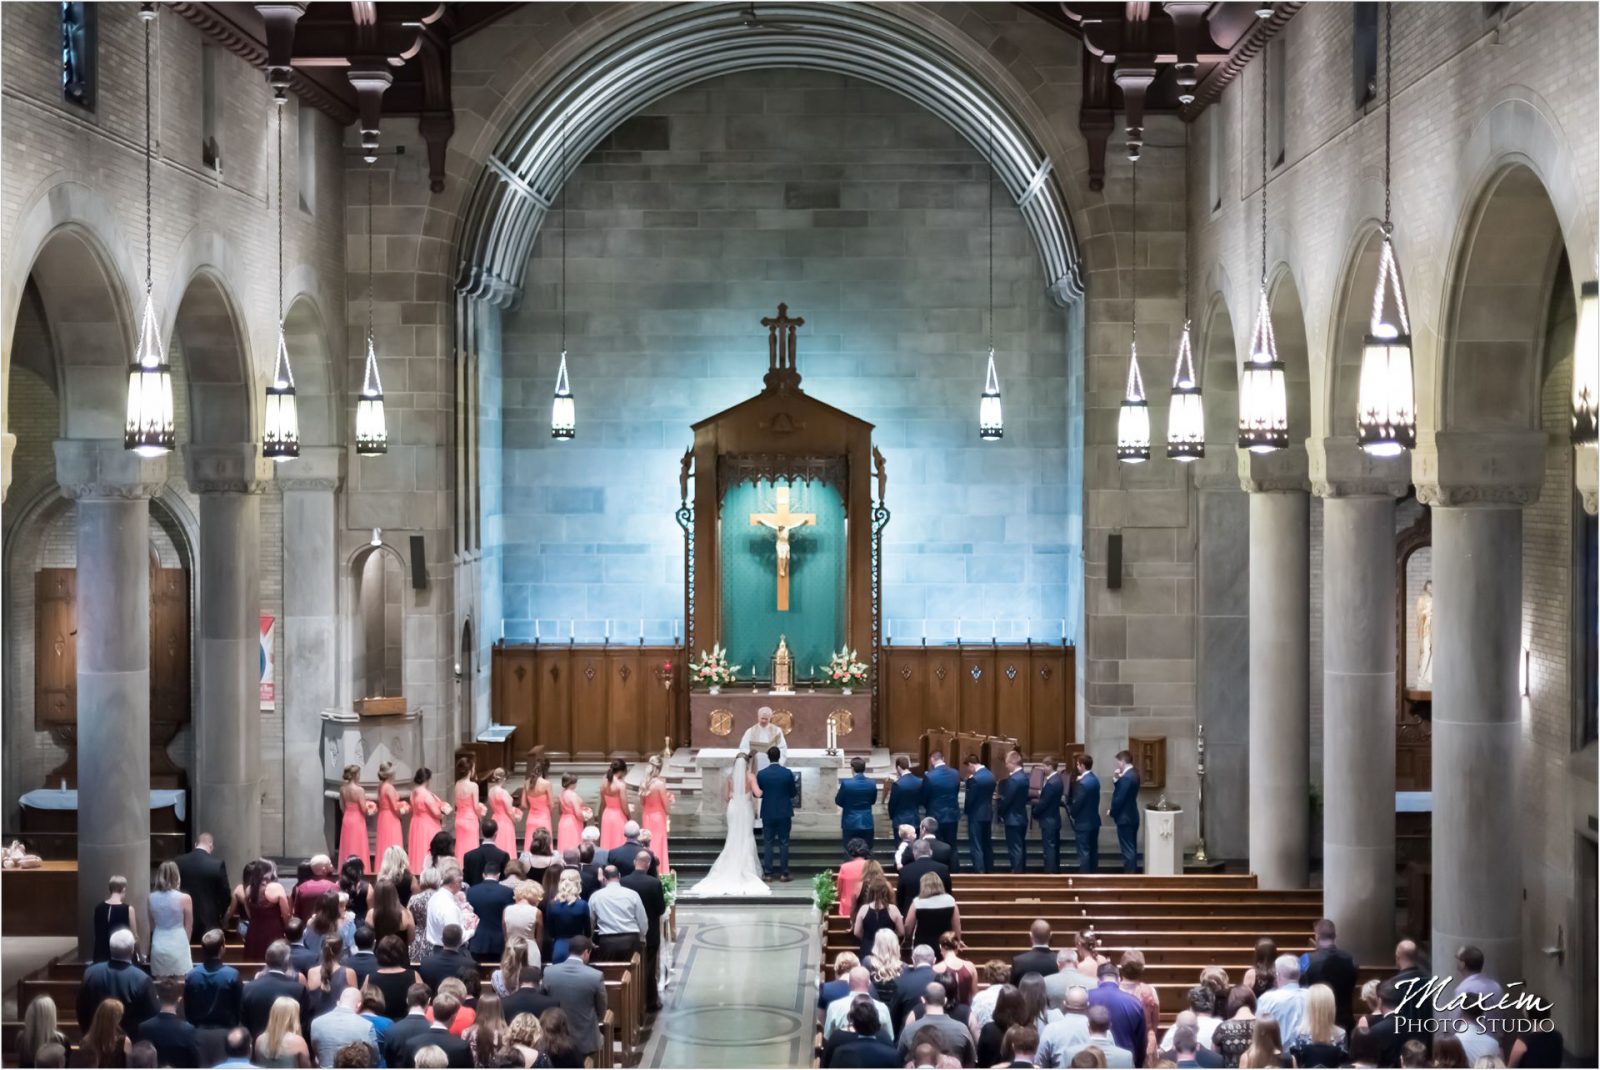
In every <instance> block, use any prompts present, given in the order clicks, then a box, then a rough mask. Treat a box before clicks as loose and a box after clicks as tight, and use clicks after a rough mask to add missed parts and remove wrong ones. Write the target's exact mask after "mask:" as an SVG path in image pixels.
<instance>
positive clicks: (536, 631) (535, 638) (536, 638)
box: [500, 617, 543, 643]
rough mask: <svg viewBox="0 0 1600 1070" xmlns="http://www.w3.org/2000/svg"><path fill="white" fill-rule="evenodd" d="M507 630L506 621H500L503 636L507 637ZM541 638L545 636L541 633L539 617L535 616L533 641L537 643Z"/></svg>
mask: <svg viewBox="0 0 1600 1070" xmlns="http://www.w3.org/2000/svg"><path fill="white" fill-rule="evenodd" d="M505 630H506V624H505V621H501V622H500V632H501V638H504V637H505ZM541 638H543V636H541V635H540V634H539V618H538V617H535V618H533V641H534V642H536V643H537V642H538V641H539V640H540V639H541Z"/></svg>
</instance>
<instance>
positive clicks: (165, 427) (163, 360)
mask: <svg viewBox="0 0 1600 1070" xmlns="http://www.w3.org/2000/svg"><path fill="white" fill-rule="evenodd" d="M139 18H140V19H142V20H143V21H144V311H143V313H142V314H141V315H140V317H139V341H138V346H137V348H136V349H135V350H134V353H133V361H132V363H130V364H129V365H128V413H127V420H126V422H125V423H124V425H123V429H122V445H123V448H124V449H130V450H132V451H134V452H135V453H137V454H139V455H140V456H142V457H159V456H161V455H162V454H164V453H166V452H168V451H169V450H171V449H172V447H173V446H174V445H176V443H177V417H176V413H175V411H174V409H173V403H172V365H170V364H168V363H167V356H166V353H165V352H164V351H163V350H162V346H161V318H160V317H159V316H157V315H156V299H155V271H154V268H153V263H154V257H153V252H152V250H153V248H154V230H155V227H154V224H153V222H152V214H153V208H152V203H153V202H152V188H151V182H152V173H151V172H152V168H153V166H154V162H155V149H154V147H153V142H152V140H151V130H150V69H151V62H152V61H151V57H150V28H151V24H152V23H154V22H155V18H156V6H155V4H151V3H147V4H140V5H139Z"/></svg>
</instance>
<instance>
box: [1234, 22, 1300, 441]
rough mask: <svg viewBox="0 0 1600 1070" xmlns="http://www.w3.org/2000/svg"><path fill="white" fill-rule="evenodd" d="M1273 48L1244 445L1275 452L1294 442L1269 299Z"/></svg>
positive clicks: (1242, 410) (1243, 406)
mask: <svg viewBox="0 0 1600 1070" xmlns="http://www.w3.org/2000/svg"><path fill="white" fill-rule="evenodd" d="M1267 76H1268V71H1267V52H1266V51H1265V50H1263V51H1262V53H1261V299H1260V301H1259V302H1258V304H1257V306H1256V325H1255V329H1254V330H1253V331H1252V332H1251V334H1250V359H1249V360H1247V361H1246V362H1245V365H1244V371H1243V374H1242V375H1241V376H1240V378H1239V448H1240V449H1245V450H1249V451H1250V452H1251V453H1271V452H1273V451H1274V450H1281V449H1287V448H1288V446H1289V389H1288V382H1287V381H1286V379H1285V376H1284V371H1283V361H1281V360H1279V359H1278V340H1277V337H1276V336H1275V335H1274V334H1273V332H1272V308H1271V305H1270V304H1269V303H1268V301H1267V81H1268V77H1267Z"/></svg>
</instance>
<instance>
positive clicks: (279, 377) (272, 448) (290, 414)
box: [261, 89, 300, 461]
mask: <svg viewBox="0 0 1600 1070" xmlns="http://www.w3.org/2000/svg"><path fill="white" fill-rule="evenodd" d="M287 99H288V98H287V97H286V96H285V95H284V93H283V91H282V90H281V89H280V90H278V91H277V93H276V94H275V103H276V104H277V106H278V351H277V354H276V355H275V356H274V357H273V361H272V381H271V382H270V383H268V384H267V406H266V426H265V429H264V431H263V432H262V436H261V455H262V456H263V457H270V458H272V459H273V460H274V461H289V460H293V459H294V458H296V457H298V456H300V414H299V411H298V409H297V408H296V405H295V398H294V372H293V371H292V370H291V369H290V368H289V343H288V341H287V339H286V338H285V337H284V332H283V313H284V308H283V112H284V105H285V104H286V103H287Z"/></svg>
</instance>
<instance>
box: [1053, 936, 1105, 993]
mask: <svg viewBox="0 0 1600 1070" xmlns="http://www.w3.org/2000/svg"><path fill="white" fill-rule="evenodd" d="M1098 983H1099V982H1098V981H1096V980H1095V979H1094V978H1093V977H1090V976H1089V975H1088V974H1086V973H1083V972H1081V971H1080V970H1079V969H1078V952H1077V949H1076V948H1070V947H1064V948H1062V949H1061V950H1060V951H1057V952H1056V972H1055V973H1051V974H1046V975H1045V979H1044V994H1045V996H1046V997H1048V999H1049V1005H1050V1006H1052V1007H1059V1006H1061V1003H1062V1001H1063V1000H1065V999H1066V998H1067V990H1068V989H1070V988H1081V989H1083V990H1084V991H1085V992H1087V991H1089V990H1090V989H1091V988H1093V987H1094V986H1095V985H1096V984H1098Z"/></svg>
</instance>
